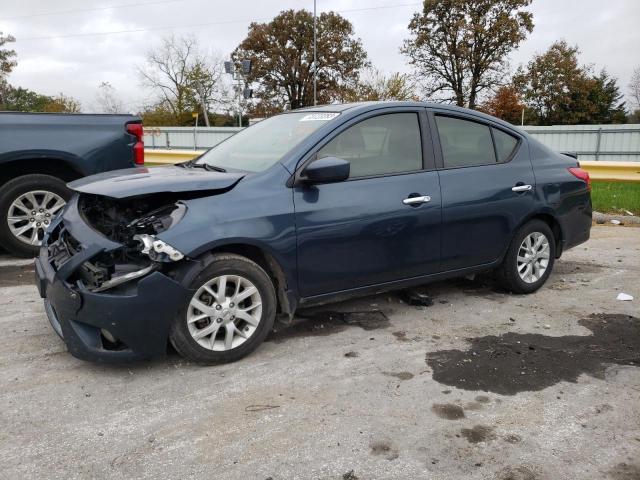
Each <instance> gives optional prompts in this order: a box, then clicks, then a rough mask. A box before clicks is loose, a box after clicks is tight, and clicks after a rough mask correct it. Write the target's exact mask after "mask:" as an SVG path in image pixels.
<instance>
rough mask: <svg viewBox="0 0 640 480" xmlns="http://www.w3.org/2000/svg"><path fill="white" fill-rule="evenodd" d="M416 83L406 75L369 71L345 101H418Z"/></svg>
mask: <svg viewBox="0 0 640 480" xmlns="http://www.w3.org/2000/svg"><path fill="white" fill-rule="evenodd" d="M417 99H418V98H417V96H416V91H415V83H414V81H413V79H412V77H411V75H408V74H406V73H399V72H395V73H392V74H390V75H388V76H387V75H385V74H384V73H383V72H381V71H380V70H377V69H368V70H367V71H365V73H364V74H363V75H362V78H361V79H360V81H359V82H358V84H357V85H356V88H355V89H354V90H353V91H352V92H348V94H347V96H346V97H345V100H347V101H350V102H363V101H380V100H417Z"/></svg>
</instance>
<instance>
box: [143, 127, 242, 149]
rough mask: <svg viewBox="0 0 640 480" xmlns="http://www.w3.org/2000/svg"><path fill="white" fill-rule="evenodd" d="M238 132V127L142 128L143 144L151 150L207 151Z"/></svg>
mask: <svg viewBox="0 0 640 480" xmlns="http://www.w3.org/2000/svg"><path fill="white" fill-rule="evenodd" d="M240 130H242V128H239V127H197V128H195V127H144V144H145V145H146V146H147V147H148V148H153V149H167V150H172V149H176V150H200V149H208V148H211V147H215V146H216V145H217V144H219V143H220V142H222V141H223V140H225V139H227V138H229V137H230V136H232V135H233V134H235V133H237V132H239V131H240Z"/></svg>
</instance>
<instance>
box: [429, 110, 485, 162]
mask: <svg viewBox="0 0 640 480" xmlns="http://www.w3.org/2000/svg"><path fill="white" fill-rule="evenodd" d="M436 124H437V126H438V135H439V136H440V145H441V146H442V156H443V160H444V167H445V168H452V167H469V166H472V165H486V164H487V163H496V156H495V153H494V151H493V140H491V130H490V129H489V127H488V126H487V125H483V124H481V123H476V122H470V121H467V120H462V119H460V118H452V117H442V116H436Z"/></svg>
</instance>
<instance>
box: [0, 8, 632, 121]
mask: <svg viewBox="0 0 640 480" xmlns="http://www.w3.org/2000/svg"><path fill="white" fill-rule="evenodd" d="M420 3H421V2H419V1H415V0H413V1H411V0H318V1H317V8H318V11H319V12H320V11H328V10H333V11H337V12H339V13H341V15H343V16H345V17H346V18H348V19H349V20H350V21H351V22H352V24H353V26H354V30H355V35H356V36H357V37H359V38H360V39H361V40H362V42H363V45H364V47H365V49H366V51H367V53H368V55H369V58H370V60H371V62H372V64H373V65H374V66H375V67H376V68H379V69H381V70H382V71H385V72H394V71H400V72H407V71H410V67H409V66H408V65H407V61H406V57H404V56H403V55H402V54H401V53H400V52H399V49H400V46H401V45H402V43H403V40H404V39H406V38H407V37H408V36H409V32H408V30H407V25H408V23H409V20H410V19H411V17H412V15H413V13H414V12H416V11H418V10H419V9H420ZM289 8H294V9H301V8H307V9H308V10H312V9H313V0H251V1H247V0H244V1H243V0H239V1H235V2H231V1H228V0H226V1H223V0H104V1H98V0H22V1H19V2H18V1H15V0H0V31H2V32H4V33H5V34H6V33H10V34H12V35H13V36H15V37H16V42H15V43H14V44H13V45H12V48H14V49H15V50H16V52H17V54H18V57H17V60H18V66H17V68H16V69H15V70H14V71H13V72H12V74H11V75H10V77H9V81H10V83H11V84H13V85H17V86H21V87H25V88H29V89H32V90H35V91H37V92H40V93H43V94H48V95H56V94H58V93H60V92H63V93H65V94H66V95H71V96H73V97H75V98H76V99H78V100H80V102H81V103H82V106H83V110H84V111H93V110H95V109H96V108H97V104H96V93H97V91H98V86H99V85H100V83H101V82H109V83H110V84H111V85H112V86H113V87H114V88H115V90H116V92H117V94H118V96H119V97H121V98H122V99H123V100H124V101H125V102H126V104H127V105H129V106H130V108H131V111H132V112H133V111H137V110H138V109H139V108H141V107H142V106H143V105H144V104H149V103H150V102H152V101H153V95H152V94H151V93H150V92H149V91H147V90H146V89H144V88H142V87H141V85H140V78H139V76H138V75H137V68H138V67H139V66H140V65H142V64H143V63H144V57H145V52H147V51H148V50H149V49H150V48H152V47H153V46H154V45H157V44H158V43H159V42H160V40H161V38H162V37H163V36H168V35H171V34H174V35H176V36H180V35H193V36H195V37H196V38H197V39H198V41H199V44H200V46H201V48H202V49H203V50H204V51H206V52H208V53H209V54H211V55H212V56H215V57H218V58H223V59H224V58H228V56H229V54H230V53H231V51H233V49H234V48H235V47H236V46H237V45H238V44H239V43H240V42H241V41H242V40H243V38H244V37H245V35H246V33H247V28H248V26H249V23H250V22H251V21H260V22H264V21H268V20H269V19H271V18H273V17H274V16H275V15H277V14H278V13H279V12H280V11H281V10H285V9H289ZM530 11H531V12H532V13H533V18H534V23H535V28H534V30H533V33H532V34H531V35H530V36H529V37H528V38H527V40H525V41H524V42H523V43H522V44H521V46H520V48H519V49H518V50H517V51H515V52H514V53H513V54H512V55H511V58H510V61H511V65H512V68H513V69H515V68H516V67H517V66H518V65H520V64H526V62H527V61H528V60H529V59H530V58H531V56H532V55H533V54H535V53H537V52H543V51H545V50H546V49H547V48H548V47H549V45H551V43H553V42H554V41H555V40H558V39H565V40H566V41H567V42H569V43H570V44H573V45H578V46H579V47H580V50H581V52H582V53H581V55H580V61H581V62H582V63H584V64H592V65H593V67H594V68H595V69H596V70H597V71H599V70H600V69H602V68H606V69H607V71H608V72H609V73H610V74H612V75H613V76H615V77H617V78H618V80H619V85H620V87H621V90H622V92H623V93H626V92H627V90H628V88H627V85H628V84H629V81H630V78H631V75H632V72H633V69H634V68H635V67H640V28H638V24H639V22H638V21H639V20H640V0H609V1H607V2H603V1H602V0H533V4H532V5H531V7H530ZM114 32H118V33H114Z"/></svg>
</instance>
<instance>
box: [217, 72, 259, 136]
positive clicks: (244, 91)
mask: <svg viewBox="0 0 640 480" xmlns="http://www.w3.org/2000/svg"><path fill="white" fill-rule="evenodd" d="M240 65H241V68H239V69H236V68H235V65H234V63H233V62H232V61H225V62H224V73H228V74H229V75H231V78H232V79H233V81H235V82H236V83H235V84H234V86H235V89H236V92H238V126H239V127H241V126H242V98H245V99H249V98H251V97H252V96H253V90H251V89H250V88H248V87H247V81H246V77H247V76H249V74H250V73H251V60H242V61H241V62H240Z"/></svg>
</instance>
